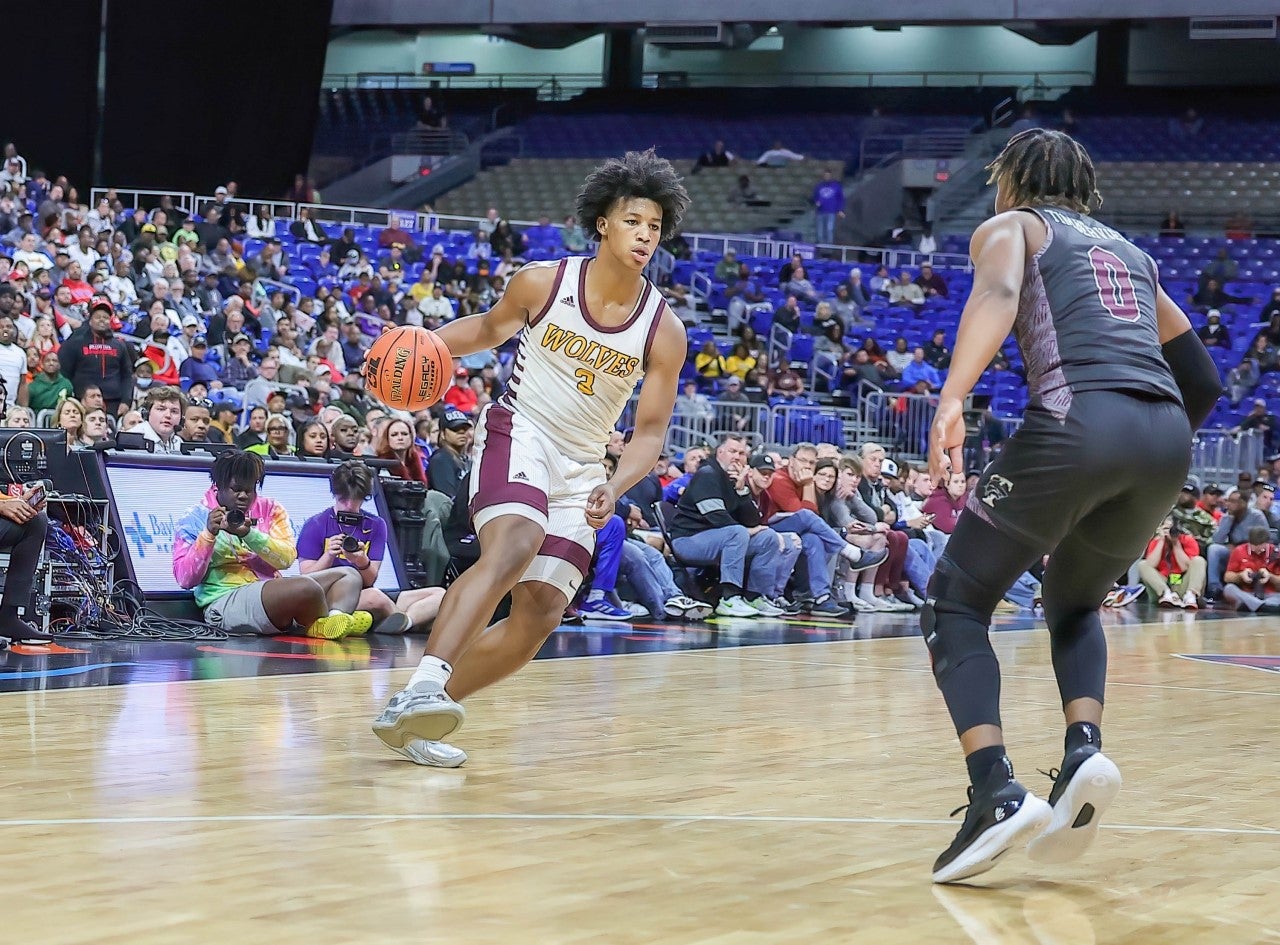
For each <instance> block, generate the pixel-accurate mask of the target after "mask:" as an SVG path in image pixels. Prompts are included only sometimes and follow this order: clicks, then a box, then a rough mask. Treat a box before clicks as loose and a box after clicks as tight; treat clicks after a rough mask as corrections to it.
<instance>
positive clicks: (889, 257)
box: [90, 187, 971, 271]
mask: <svg viewBox="0 0 1280 945" xmlns="http://www.w3.org/2000/svg"><path fill="white" fill-rule="evenodd" d="M108 190H113V191H115V193H116V196H118V197H119V198H120V200H121V202H122V203H123V204H124V205H125V207H127V208H129V207H137V206H142V207H144V208H146V209H148V210H151V209H154V208H156V207H158V206H159V205H160V198H162V197H171V198H173V202H174V205H175V206H177V207H179V208H180V209H182V210H184V211H186V212H187V213H193V212H200V211H203V209H204V208H205V207H207V206H208V205H209V204H211V203H213V202H214V200H215V197H214V195H213V194H195V193H192V192H190V191H178V190H147V189H140V188H136V187H113V188H107V187H94V188H93V189H92V190H91V191H90V203H91V205H96V204H97V202H98V199H99V198H100V197H102V196H104V195H105V194H106V193H107V192H108ZM233 202H234V203H235V204H236V205H237V206H240V207H243V208H244V209H245V212H246V214H247V215H252V214H253V213H255V212H256V211H257V210H258V208H259V207H261V208H263V209H264V210H266V212H267V214H268V215H269V216H271V217H273V218H285V219H288V220H296V219H297V217H298V210H299V209H301V208H302V207H306V208H307V209H308V210H310V211H311V217H312V219H314V220H319V221H321V222H323V223H331V224H359V225H364V226H386V225H387V221H388V219H389V215H390V214H401V213H404V212H405V211H402V210H400V211H397V210H388V209H386V208H385V207H352V206H346V205H341V204H326V203H294V202H293V201H289V200H284V199H282V198H273V197H240V196H237V197H236V198H235V200H234V201H233ZM483 219H484V218H483V217H473V216H466V215H463V214H452V213H435V212H428V211H417V212H416V219H415V222H416V225H417V229H418V230H419V231H420V232H424V233H434V232H439V231H441V230H467V231H471V232H474V231H475V229H476V227H478V226H479V225H480V223H481V222H482V221H483ZM510 222H511V223H512V225H514V226H518V227H524V226H534V225H536V223H537V221H536V220H512V221H510ZM681 235H682V236H683V237H684V239H685V242H686V243H688V245H689V248H690V249H692V250H693V251H694V252H712V253H716V254H717V255H723V254H724V252H725V250H726V249H730V248H731V249H733V250H735V251H736V252H737V254H738V255H739V256H757V257H767V258H771V259H785V258H786V257H788V256H790V255H791V253H792V252H793V251H798V252H800V253H801V254H802V255H805V256H810V255H812V253H813V251H815V250H817V251H820V254H821V255H822V256H823V257H825V258H828V259H839V260H840V261H841V262H849V263H852V262H865V261H868V260H873V261H876V262H882V263H884V265H886V266H888V267H889V268H891V269H899V268H902V267H918V266H919V265H920V264H921V263H924V262H933V263H934V265H936V266H938V267H939V268H947V269H963V270H966V271H968V270H969V269H970V268H971V266H970V263H969V257H968V256H964V255H961V254H958V253H929V254H926V253H918V252H916V251H915V250H913V249H910V248H895V247H878V246H841V245H836V244H831V243H818V244H813V243H804V244H800V243H794V242H792V241H790V240H783V239H778V238H775V237H772V236H761V235H756V234H747V235H743V234H741V233H684V234H681Z"/></svg>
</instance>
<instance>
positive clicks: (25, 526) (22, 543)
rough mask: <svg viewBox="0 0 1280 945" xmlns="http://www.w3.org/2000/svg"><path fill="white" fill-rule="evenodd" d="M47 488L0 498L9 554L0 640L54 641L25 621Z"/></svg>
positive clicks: (2, 535) (1, 547) (1, 531)
mask: <svg viewBox="0 0 1280 945" xmlns="http://www.w3.org/2000/svg"><path fill="white" fill-rule="evenodd" d="M44 506H45V495H44V485H43V484H42V483H34V484H32V485H27V486H23V487H22V493H21V494H20V495H6V496H0V552H4V553H7V554H8V555H9V566H8V567H7V568H5V572H4V597H3V598H0V637H5V638H7V639H8V640H9V642H10V643H49V642H50V641H51V640H52V639H53V638H52V637H50V636H48V635H47V634H44V633H41V632H39V631H38V630H36V628H35V627H34V626H32V625H31V624H30V623H28V622H27V621H25V620H23V619H22V614H23V613H28V614H29V613H30V612H31V586H32V583H33V582H34V580H35V573H36V565H38V564H39V563H40V552H41V551H42V550H43V549H44V536H45V533H46V532H47V531H48V530H49V519H48V517H47V516H46V515H45V514H44Z"/></svg>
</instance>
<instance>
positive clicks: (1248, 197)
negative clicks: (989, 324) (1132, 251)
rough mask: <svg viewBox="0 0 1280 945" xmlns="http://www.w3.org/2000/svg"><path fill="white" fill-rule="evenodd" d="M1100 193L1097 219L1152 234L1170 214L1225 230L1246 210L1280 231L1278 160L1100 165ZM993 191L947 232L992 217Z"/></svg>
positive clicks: (950, 222) (952, 221)
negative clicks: (1172, 210)
mask: <svg viewBox="0 0 1280 945" xmlns="http://www.w3.org/2000/svg"><path fill="white" fill-rule="evenodd" d="M1096 170H1097V175H1098V191H1099V192H1100V193H1101V194H1102V199H1103V204H1102V209H1101V210H1099V211H1098V217H1099V219H1101V220H1103V221H1104V222H1107V223H1112V224H1114V225H1116V226H1121V227H1132V228H1134V229H1137V230H1151V231H1154V230H1155V229H1156V228H1157V227H1158V226H1159V225H1160V221H1161V220H1163V219H1164V216H1165V214H1166V213H1168V212H1169V210H1171V209H1174V210H1177V211H1178V213H1179V215H1181V217H1182V222H1183V224H1184V225H1185V226H1187V227H1188V228H1191V227H1194V228H1196V229H1209V228H1212V229H1221V227H1222V225H1223V224H1224V223H1225V222H1226V221H1227V218H1228V217H1231V216H1232V215H1234V214H1236V213H1238V212H1240V211H1244V212H1245V214H1246V215H1248V216H1249V217H1250V218H1251V219H1252V220H1253V222H1254V224H1255V226H1256V227H1265V228H1266V229H1267V230H1269V231H1274V230H1276V229H1277V228H1280V201H1278V200H1276V195H1277V194H1280V162H1262V161H1105V162H1101V163H1099V164H1097V165H1096ZM994 198H995V188H994V187H989V188H987V189H986V190H984V191H983V192H982V194H980V195H979V196H977V197H975V198H974V199H973V201H972V202H971V203H970V204H969V205H968V206H967V207H965V209H964V210H962V211H961V212H959V213H957V214H954V215H952V216H950V217H948V218H947V220H946V221H945V230H946V231H947V232H949V233H969V232H972V231H973V229H974V228H975V227H977V226H978V224H980V223H981V222H982V221H983V220H985V219H986V218H987V217H989V216H991V212H992V211H991V203H992V200H993V199H994Z"/></svg>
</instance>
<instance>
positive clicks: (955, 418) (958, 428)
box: [929, 397, 964, 486]
mask: <svg viewBox="0 0 1280 945" xmlns="http://www.w3.org/2000/svg"><path fill="white" fill-rule="evenodd" d="M963 450H964V404H963V403H962V402H961V401H958V400H953V399H952V398H949V397H948V398H944V399H943V400H942V401H940V402H939V403H938V412H937V413H936V414H934V417H933V428H932V429H931V430H930V431H929V475H930V476H932V477H933V482H934V485H935V486H941V485H942V484H943V483H944V482H946V481H947V477H948V476H950V475H951V473H952V472H953V471H956V470H963V469H964V455H963V452H962V451H963Z"/></svg>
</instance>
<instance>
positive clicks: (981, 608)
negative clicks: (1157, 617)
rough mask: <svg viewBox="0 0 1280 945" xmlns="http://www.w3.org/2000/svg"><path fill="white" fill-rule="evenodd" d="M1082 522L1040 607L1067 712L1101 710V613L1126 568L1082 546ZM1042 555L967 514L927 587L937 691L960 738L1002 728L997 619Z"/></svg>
mask: <svg viewBox="0 0 1280 945" xmlns="http://www.w3.org/2000/svg"><path fill="white" fill-rule="evenodd" d="M1087 522H1088V517H1086V519H1085V521H1083V522H1081V523H1080V525H1078V526H1077V527H1076V529H1074V530H1073V532H1072V533H1071V534H1070V535H1068V536H1067V537H1066V538H1064V539H1063V540H1062V541H1061V542H1060V543H1059V544H1058V547H1057V548H1056V549H1055V550H1054V551H1053V556H1052V558H1051V559H1050V561H1049V566H1048V568H1047V569H1046V571H1045V576H1044V585H1043V592H1042V593H1043V599H1044V609H1045V619H1046V621H1047V622H1048V624H1049V635H1050V649H1051V653H1052V657H1053V671H1054V675H1055V676H1056V677H1057V680H1058V691H1059V693H1060V695H1061V697H1062V704H1063V706H1066V705H1067V703H1069V702H1071V701H1073V700H1075V699H1081V698H1091V699H1096V700H1098V701H1099V702H1102V699H1103V691H1104V688H1105V682H1106V675H1107V643H1106V637H1105V636H1104V635H1103V632H1102V623H1101V621H1100V620H1099V618H1098V607H1099V605H1100V604H1101V603H1102V598H1103V597H1104V596H1105V595H1106V593H1107V591H1108V590H1110V588H1111V586H1112V582H1113V579H1114V577H1115V575H1116V574H1118V573H1120V572H1121V571H1123V570H1125V568H1126V567H1127V565H1128V564H1129V561H1127V560H1126V561H1122V560H1121V559H1119V558H1117V557H1114V556H1113V555H1110V554H1106V553H1103V552H1101V551H1099V550H1098V549H1096V548H1094V547H1092V546H1091V545H1089V544H1086V543H1085V542H1084V541H1083V540H1082V537H1081V536H1082V535H1084V534H1088V532H1089V529H1088V528H1087V527H1085V526H1086V525H1087ZM1042 554H1043V550H1042V549H1039V548H1035V547H1033V546H1031V545H1029V544H1027V543H1025V542H1023V541H1022V540H1020V539H1018V538H1014V537H1012V536H1011V535H1009V534H1008V533H1006V532H1003V531H1000V530H998V529H996V528H994V527H993V526H991V525H989V524H988V523H986V522H985V521H983V520H982V519H981V518H979V517H978V516H976V515H973V514H971V513H965V514H964V515H962V516H961V517H960V521H959V522H957V523H956V529H955V532H954V533H953V534H952V536H951V539H950V540H949V541H948V542H947V548H946V551H945V552H944V553H943V556H942V558H941V559H940V560H939V562H938V569H937V571H936V572H935V574H934V577H933V580H932V581H930V584H929V598H930V600H931V601H932V604H931V606H928V607H926V609H925V612H924V614H923V615H922V617H921V624H922V627H923V629H924V633H925V639H926V642H927V643H928V644H929V651H930V654H931V656H932V658H933V664H934V667H933V668H934V675H935V677H936V678H937V681H938V688H939V689H940V690H942V696H943V698H944V699H945V700H946V703H947V708H948V710H949V711H950V712H951V719H952V721H953V722H954V723H955V727H956V733H957V734H961V733H963V732H965V731H967V730H969V729H970V728H973V727H974V726H976V725H996V726H998V725H1000V664H999V662H998V661H997V660H996V655H995V652H994V651H993V650H992V648H991V641H990V638H989V636H988V631H989V628H990V625H991V614H992V611H993V610H994V609H995V605H996V604H997V603H998V602H999V601H1000V598H1001V597H1002V596H1003V595H1004V593H1005V591H1007V590H1008V589H1009V587H1010V586H1012V584H1013V582H1014V581H1015V580H1017V579H1018V577H1019V576H1020V575H1021V574H1022V573H1023V572H1024V571H1026V570H1027V569H1028V568H1029V567H1031V565H1033V564H1034V563H1035V562H1036V561H1038V560H1039V559H1040V557H1041V555H1042Z"/></svg>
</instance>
